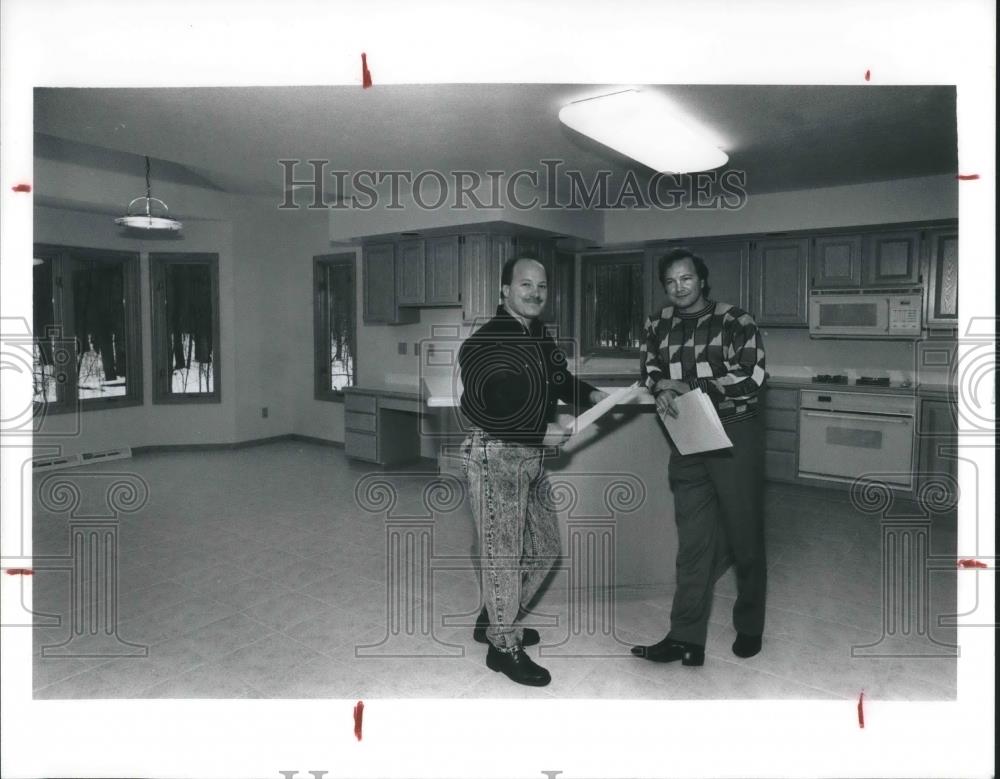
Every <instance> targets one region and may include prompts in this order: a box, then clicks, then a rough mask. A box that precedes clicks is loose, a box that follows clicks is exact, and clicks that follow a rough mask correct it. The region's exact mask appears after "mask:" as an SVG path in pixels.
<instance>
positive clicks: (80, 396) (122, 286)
mask: <svg viewBox="0 0 1000 779" xmlns="http://www.w3.org/2000/svg"><path fill="white" fill-rule="evenodd" d="M33 282H34V285H33V286H34V288H33V298H34V307H35V309H34V322H33V326H34V332H35V338H36V345H35V350H34V352H35V354H34V400H35V403H36V404H37V405H38V406H42V407H44V409H45V413H51V412H60V411H71V410H75V409H77V408H79V409H81V410H88V409H97V408H114V407H117V406H132V405H137V404H140V403H142V358H141V351H140V338H139V333H140V330H139V292H138V290H139V255H138V254H136V253H134V252H121V251H112V250H102V249H79V248H74V247H68V246H52V245H47V244H36V245H35V265H34V278H33Z"/></svg>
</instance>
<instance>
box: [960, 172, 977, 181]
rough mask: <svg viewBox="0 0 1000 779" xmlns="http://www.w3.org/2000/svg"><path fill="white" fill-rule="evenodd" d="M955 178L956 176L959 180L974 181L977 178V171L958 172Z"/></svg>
mask: <svg viewBox="0 0 1000 779" xmlns="http://www.w3.org/2000/svg"><path fill="white" fill-rule="evenodd" d="M955 178H957V179H958V180H959V181H975V180H976V179H978V178H979V174H978V173H968V174H962V173H959V174H958V175H957V176H955Z"/></svg>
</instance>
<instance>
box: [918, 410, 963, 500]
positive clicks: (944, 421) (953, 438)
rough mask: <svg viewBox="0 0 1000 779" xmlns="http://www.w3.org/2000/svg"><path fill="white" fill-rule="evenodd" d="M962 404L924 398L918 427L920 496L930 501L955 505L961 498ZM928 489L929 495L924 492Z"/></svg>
mask: <svg viewBox="0 0 1000 779" xmlns="http://www.w3.org/2000/svg"><path fill="white" fill-rule="evenodd" d="M957 419H958V407H957V405H956V403H955V401H953V400H937V399H929V398H922V399H921V400H920V421H919V424H918V427H917V431H918V433H917V440H918V442H919V448H918V452H917V458H918V467H917V486H918V490H919V492H918V495H921V497H923V498H924V499H925V500H926V503H927V504H932V505H935V506H939V507H953V506H955V505H957V500H958V494H957V492H958V490H957V485H958V481H957V480H958V423H957ZM925 489H926V490H927V492H928V494H926V495H923V491H924V490H925Z"/></svg>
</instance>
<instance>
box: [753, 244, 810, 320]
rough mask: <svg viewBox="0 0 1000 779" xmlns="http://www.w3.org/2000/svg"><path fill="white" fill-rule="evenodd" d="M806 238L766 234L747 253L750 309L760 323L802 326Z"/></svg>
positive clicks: (806, 276)
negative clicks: (766, 236)
mask: <svg viewBox="0 0 1000 779" xmlns="http://www.w3.org/2000/svg"><path fill="white" fill-rule="evenodd" d="M808 273H809V240H808V239H807V238H766V239H763V240H760V241H755V242H754V243H753V245H752V249H751V253H750V311H751V312H752V313H753V314H754V318H755V319H756V320H757V324H758V325H759V326H761V327H805V326H806V325H807V324H808V320H807V315H808V312H807V308H806V293H807V282H808Z"/></svg>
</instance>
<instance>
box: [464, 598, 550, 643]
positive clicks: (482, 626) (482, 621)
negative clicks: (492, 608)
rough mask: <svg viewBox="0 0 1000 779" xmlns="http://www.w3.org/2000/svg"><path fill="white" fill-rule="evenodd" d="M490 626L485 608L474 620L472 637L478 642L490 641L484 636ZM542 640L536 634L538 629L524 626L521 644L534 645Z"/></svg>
mask: <svg viewBox="0 0 1000 779" xmlns="http://www.w3.org/2000/svg"><path fill="white" fill-rule="evenodd" d="M489 626H490V617H489V615H488V614H487V613H486V608H485V607H483V610H482V611H480V612H479V618H478V619H477V620H476V629H475V630H473V631H472V637H473V638H474V639H476V641H478V642H479V643H480V644H488V643H490V641H489V639H488V638H486V628H488V627H489ZM541 640H542V637H541V636H539V635H538V631H537V630H535V629H534V628H524V635H523V636H522V637H521V646H534V645H535V644H537V643H539V642H540V641H541Z"/></svg>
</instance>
